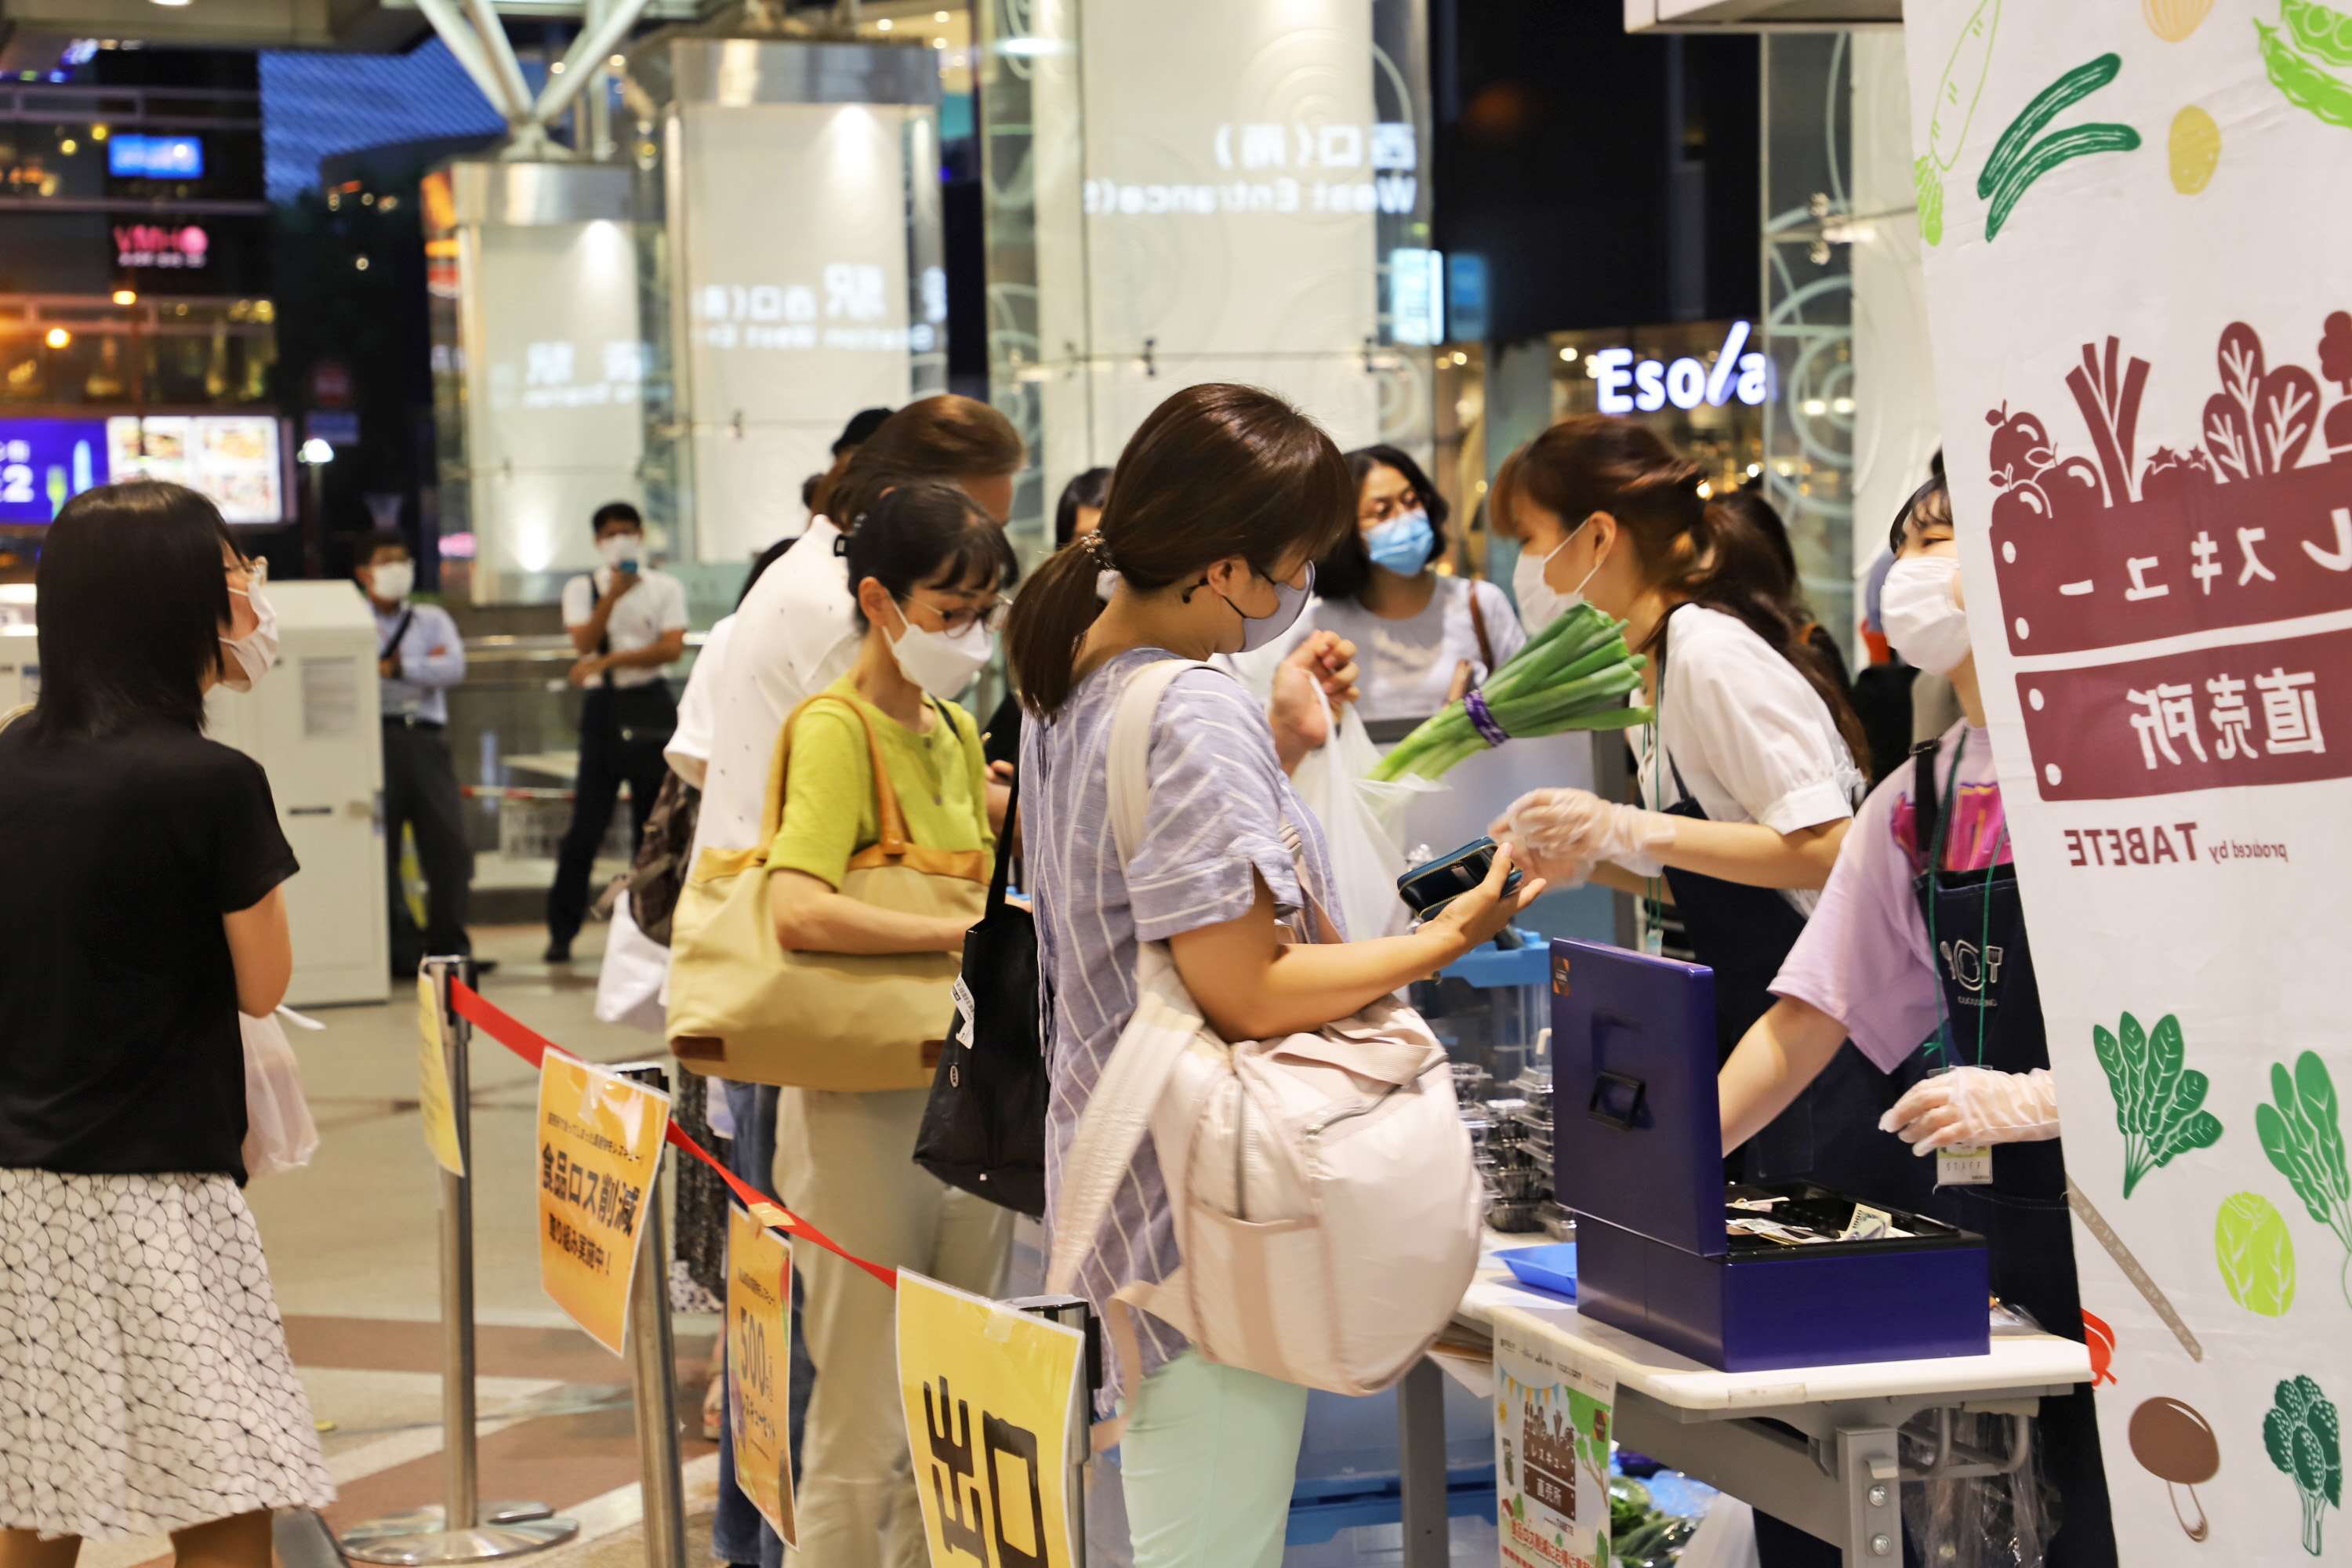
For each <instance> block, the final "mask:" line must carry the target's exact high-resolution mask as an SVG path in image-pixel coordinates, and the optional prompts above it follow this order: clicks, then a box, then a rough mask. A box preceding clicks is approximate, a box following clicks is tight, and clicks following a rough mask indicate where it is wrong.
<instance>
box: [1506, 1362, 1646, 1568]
mask: <svg viewBox="0 0 2352 1568" xmlns="http://www.w3.org/2000/svg"><path fill="white" fill-rule="evenodd" d="M1616 1403H1617V1380H1616V1378H1615V1377H1614V1376H1612V1374H1611V1373H1609V1372H1608V1370H1607V1369H1606V1368H1602V1367H1596V1366H1592V1365H1590V1364H1588V1363H1586V1362H1585V1360H1584V1358H1583V1357H1581V1356H1580V1355H1578V1354H1577V1352H1576V1349H1575V1347H1574V1346H1572V1345H1570V1344H1568V1343H1566V1342H1563V1341H1560V1340H1558V1339H1553V1338H1549V1337H1546V1336H1538V1335H1537V1334H1533V1333H1529V1332H1528V1331H1527V1330H1526V1329H1525V1328H1523V1327H1522V1326H1520V1325H1518V1324H1517V1323H1513V1322H1510V1321H1496V1324H1495V1481H1496V1494H1495V1495H1496V1504H1497V1510H1496V1511H1497V1521H1496V1522H1497V1524H1498V1525H1499V1527H1500V1531H1501V1537H1502V1542H1501V1544H1502V1557H1503V1562H1504V1563H1506V1564H1507V1568H1610V1550H1609V1440H1610V1437H1609V1435H1610V1425H1611V1420H1612V1415H1613V1414H1614V1406H1615V1405H1616Z"/></svg>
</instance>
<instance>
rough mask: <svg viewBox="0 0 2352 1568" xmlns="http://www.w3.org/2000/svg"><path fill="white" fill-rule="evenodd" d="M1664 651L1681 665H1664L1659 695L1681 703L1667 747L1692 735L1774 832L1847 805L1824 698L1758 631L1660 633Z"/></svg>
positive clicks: (1727, 784) (1842, 763)
mask: <svg viewBox="0 0 2352 1568" xmlns="http://www.w3.org/2000/svg"><path fill="white" fill-rule="evenodd" d="M1687 614H1688V612H1685V615H1687ZM1726 618H1727V619H1728V618H1729V617H1726ZM1680 629H1681V621H1680V619H1679V618H1678V620H1677V623H1676V626H1675V630H1677V631H1679V630H1680ZM1694 629H1695V628H1694ZM1738 629H1739V630H1740V631H1745V630H1746V628H1745V627H1744V626H1742V627H1739V628H1738ZM1670 636H1671V634H1670ZM1666 657H1667V659H1668V662H1669V665H1670V666H1671V665H1673V664H1675V663H1679V664H1680V665H1681V667H1682V668H1681V669H1680V671H1679V672H1678V678H1677V673H1676V672H1674V671H1672V670H1671V668H1670V672H1669V675H1668V682H1669V686H1670V688H1671V689H1670V690H1669V692H1668V694H1667V700H1668V701H1669V703H1675V704H1677V705H1679V706H1680V708H1681V710H1682V711H1681V712H1680V713H1679V714H1675V715H1673V716H1672V722H1673V724H1674V728H1675V731H1676V732H1675V735H1674V737H1673V738H1672V739H1671V740H1670V741H1669V742H1668V746H1667V749H1668V751H1669V752H1678V751H1679V750H1680V748H1681V747H1683V746H1685V745H1687V744H1691V743H1693V742H1696V745H1697V747H1698V749H1699V750H1700V751H1701V752H1703V753H1704V757H1705V765H1706V771H1707V772H1709V773H1713V774H1714V775H1715V777H1716V778H1717V780H1718V781H1719V782H1720V783H1721V784H1722V785H1723V787H1724V790H1725V791H1726V793H1727V794H1728V795H1730V796H1731V798H1732V799H1734V800H1736V801H1738V803H1739V806H1740V809H1741V810H1743V811H1745V812H1746V813H1747V814H1748V817H1749V818H1750V819H1751V820H1753V821H1756V822H1760V823H1762V824H1763V825H1764V826H1767V827H1769V828H1770V829H1772V830H1773V831H1774V832H1775V833H1793V832H1795V831H1796V830H1797V829H1799V828H1801V827H1811V826H1817V825H1819V824H1821V823H1824V822H1837V821H1841V820H1843V819H1844V818H1846V817H1849V816H1853V801H1852V799H1851V797H1850V796H1849V795H1847V793H1846V792H1847V790H1848V788H1849V787H1850V783H1851V781H1852V780H1853V777H1854V771H1853V760H1852V759H1851V758H1849V757H1847V756H1846V755H1845V749H1844V746H1843V742H1840V741H1839V740H1838V738H1837V729H1836V726H1835V725H1834V724H1833V723H1832V722H1831V721H1830V717H1829V710H1828V707H1827V705H1826V704H1824V703H1823V702H1822V698H1821V694H1820V693H1819V692H1817V691H1815V690H1814V689H1812V687H1811V684H1810V683H1808V682H1807V681H1806V679H1805V678H1804V677H1803V676H1801V675H1800V674H1798V673H1797V671H1796V668H1795V667H1793V666H1792V665H1790V663H1789V661H1788V660H1787V659H1785V658H1781V657H1780V655H1779V654H1777V653H1774V652H1773V651H1772V649H1771V647H1769V645H1768V644H1766V643H1765V642H1764V640H1763V639H1762V638H1761V637H1756V636H1754V635H1753V634H1752V633H1751V634H1749V635H1748V636H1746V637H1741V636H1738V635H1737V633H1736V632H1734V631H1732V630H1731V628H1724V629H1722V630H1720V631H1710V633H1709V634H1708V635H1706V636H1700V637H1683V638H1681V639H1679V641H1678V642H1676V643H1670V645H1669V647H1668V651H1667V655H1666ZM1685 737H1688V738H1689V739H1687V740H1686V739H1685ZM1677 760H1679V758H1678V759H1677ZM1685 765H1687V764H1685Z"/></svg>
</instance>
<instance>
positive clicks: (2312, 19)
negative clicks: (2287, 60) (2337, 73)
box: [2279, 0, 2352, 66]
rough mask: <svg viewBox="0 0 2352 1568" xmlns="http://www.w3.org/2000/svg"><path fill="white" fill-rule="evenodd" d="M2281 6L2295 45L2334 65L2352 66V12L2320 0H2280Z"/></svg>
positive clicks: (2282, 14) (2281, 11)
mask: <svg viewBox="0 0 2352 1568" xmlns="http://www.w3.org/2000/svg"><path fill="white" fill-rule="evenodd" d="M2279 9H2280V15H2281V16H2283V17H2284V20H2285V22H2286V28H2287V31H2288V32H2290V33H2292V34H2294V45H2295V47H2297V48H2299V49H2301V50H2302V51H2303V52H2304V53H2305V54H2307V55H2316V56H2318V57H2319V58H2321V59H2322V60H2324V61H2326V63H2327V64H2329V65H2331V66H2352V16H2346V15H2345V14H2344V13H2343V12H2341V11H2336V10H2331V9H2329V8H2328V7H2327V6H2326V5H2319V4H2317V3H2316V0H2280V5H2279Z"/></svg>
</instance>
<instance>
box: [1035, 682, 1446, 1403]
mask: <svg viewBox="0 0 2352 1568" xmlns="http://www.w3.org/2000/svg"><path fill="white" fill-rule="evenodd" d="M1192 668H1203V667H1202V666H1197V665H1194V664H1192V663H1190V662H1188V661H1185V660H1181V659H1163V660H1161V661H1160V662H1159V663H1156V664H1150V665H1147V666H1145V667H1144V668H1142V669H1141V670H1139V671H1138V672H1137V673H1136V674H1135V675H1133V676H1131V677H1130V678H1129V680H1128V683H1127V687H1126V689H1124V690H1123V691H1122V692H1121V693H1120V694H1119V700H1118V709H1117V710H1116V712H1115V713H1114V715H1113V718H1112V721H1111V732H1110V742H1109V747H1108V752H1109V763H1108V766H1109V774H1110V778H1109V785H1110V819H1111V827H1112V831H1113V833H1114V834H1115V835H1116V836H1117V837H1118V846H1119V853H1120V856H1121V858H1122V859H1131V858H1133V856H1134V853H1135V849H1136V847H1137V846H1138V845H1139V843H1140V841H1141V839H1142V837H1143V822H1144V805H1145V798H1146V790H1145V785H1144V767H1145V760H1146V755H1147V753H1148V752H1149V750H1150V740H1151V720H1152V716H1153V714H1154V713H1155V712H1156V711H1157V710H1158V709H1159V706H1160V698H1161V697H1162V696H1163V695H1164V694H1165V693H1166V691H1167V689H1168V686H1169V683H1170V682H1171V681H1172V680H1173V679H1175V678H1176V677H1177V676H1178V675H1179V674H1180V673H1181V672H1182V671H1184V670H1187V669H1192ZM1284 837H1285V838H1286V841H1288V843H1289V844H1290V847H1291V849H1292V853H1293V855H1294V856H1296V854H1297V836H1296V834H1295V832H1293V831H1292V830H1291V829H1290V827H1289V826H1288V825H1285V828H1284ZM1306 881H1307V879H1306V874H1305V870H1304V868H1303V867H1302V868H1301V870H1300V875H1299V885H1300V887H1301V889H1305V887H1306ZM1307 899H1308V901H1309V903H1310V905H1313V906H1314V907H1313V909H1312V912H1313V914H1314V916H1315V917H1316V918H1317V920H1318V921H1319V922H1320V924H1321V927H1322V928H1323V929H1324V930H1325V931H1328V929H1329V921H1328V918H1326V917H1324V915H1323V911H1322V910H1321V908H1320V907H1319V905H1314V896H1313V894H1312V893H1308V894H1307ZM1136 979H1137V993H1138V997H1137V1005H1136V1010H1135V1016H1134V1017H1132V1018H1131V1019H1129V1022H1128V1025H1127V1027H1126V1028H1125V1030H1123V1031H1122V1032H1121V1034H1120V1035H1119V1038H1118V1046H1117V1047H1114V1049H1113V1051H1112V1053H1111V1057H1110V1059H1109V1060H1108V1062H1107V1063H1105V1064H1104V1067H1103V1073H1102V1077H1101V1079H1100V1080H1099V1081H1098V1082H1097V1084H1096V1085H1095V1090H1094V1094H1093V1096H1092V1098H1091V1099H1090V1100H1088V1101H1087V1109H1086V1112H1085V1114H1084V1115H1083V1116H1081V1117H1080V1118H1079V1120H1078V1126H1077V1131H1076V1133H1075V1134H1074V1135H1073V1137H1072V1140H1071V1144H1070V1150H1069V1153H1068V1154H1067V1156H1066V1158H1065V1159H1064V1161H1063V1163H1062V1175H1061V1187H1060V1201H1059V1204H1058V1205H1057V1208H1056V1213H1055V1220H1056V1225H1055V1232H1054V1237H1053V1255H1052V1258H1051V1261H1050V1263H1049V1265H1048V1268H1047V1274H1046V1289H1048V1290H1052V1291H1057V1292H1060V1291H1067V1290H1069V1289H1072V1288H1073V1286H1074V1284H1075V1282H1076V1279H1077V1275H1078V1269H1079V1268H1080V1266H1081V1265H1082V1264H1083V1263H1084V1262H1085V1261H1086V1258H1087V1256H1088V1255H1089V1254H1090V1253H1091V1252H1092V1251H1093V1250H1094V1247H1095V1244H1096V1240H1097V1234H1098V1232H1099V1231H1100V1229H1101V1226H1102V1222H1103V1219H1104V1216H1105V1215H1107V1213H1108V1210H1109V1207H1110V1203H1111V1199H1112V1196H1113V1194H1116V1193H1117V1191H1118V1186H1119V1184H1120V1182H1121V1181H1122V1180H1123V1179H1124V1178H1125V1176H1126V1173H1127V1171H1128V1168H1129V1164H1130V1163H1131V1162H1132V1161H1133V1159H1134V1157H1135V1152H1136V1150H1137V1149H1138V1148H1139V1146H1140V1145H1141V1143H1142V1142H1143V1135H1144V1133H1145V1132H1146V1131H1150V1133H1151V1135H1152V1139H1153V1143H1154V1146H1155V1147H1156V1148H1157V1150H1158V1152H1159V1155H1160V1173H1161V1175H1162V1176H1163V1178H1164V1179H1165V1180H1166V1183H1167V1186H1168V1198H1169V1202H1170V1204H1171V1205H1172V1206H1173V1208H1174V1210H1175V1216H1176V1241H1177V1245H1178V1247H1180V1248H1181V1251H1182V1253H1183V1264H1182V1266H1181V1268H1178V1269H1177V1271H1176V1272H1175V1273H1173V1274H1171V1276H1169V1278H1168V1279H1165V1280H1163V1281H1161V1282H1160V1284H1158V1285H1156V1286H1155V1285H1146V1284H1143V1283H1140V1282H1138V1283H1135V1284H1131V1285H1129V1286H1128V1287H1127V1288H1126V1289H1122V1290H1121V1291H1119V1292H1118V1297H1117V1298H1116V1299H1115V1300H1113V1301H1112V1302H1111V1303H1110V1305H1109V1311H1108V1327H1109V1329H1110V1331H1111V1334H1112V1338H1113V1342H1114V1343H1115V1344H1116V1345H1117V1347H1118V1360H1119V1366H1120V1371H1121V1373H1122V1375H1123V1376H1130V1375H1132V1369H1133V1368H1134V1367H1135V1366H1136V1365H1137V1364H1138V1362H1137V1356H1136V1345H1135V1335H1134V1327H1133V1324H1132V1322H1131V1321H1130V1320H1129V1308H1141V1309H1143V1310H1148V1311H1150V1313H1151V1314H1152V1315H1153V1316H1154V1317H1157V1318H1160V1320H1162V1321H1165V1322H1167V1323H1169V1324H1171V1325H1172V1326H1173V1327H1174V1328H1176V1329H1177V1330H1179V1331H1181V1332H1182V1333H1183V1334H1184V1336H1185V1337H1186V1338H1187V1339H1189V1340H1191V1341H1192V1343H1193V1345H1194V1346H1195V1347H1196V1348H1197V1349H1198V1350H1199V1351H1200V1352H1201V1353H1202V1355H1204V1356H1206V1357H1207V1358H1208V1359H1209V1360H1211V1361H1213V1362H1220V1363H1224V1364H1225V1365H1228V1366H1239V1367H1246V1368H1248V1369H1249V1370H1251V1371H1253V1372H1260V1373H1265V1374H1266V1375H1267V1376H1269V1377H1278V1378H1281V1379H1283V1380H1284V1381H1286V1382H1289V1383H1297V1384H1306V1385H1307V1387H1309V1388H1321V1389H1328V1390H1329V1391H1331V1392H1332V1393H1335V1394H1370V1393H1374V1392H1377V1391H1378V1390H1380V1389H1382V1388H1386V1387H1388V1386H1389V1385H1390V1384H1392V1383H1394V1382H1396V1380H1397V1379H1398V1378H1400V1377H1402V1376H1403V1375H1404V1373H1406V1372H1407V1371H1409V1370H1410V1369H1411V1368H1412V1365H1413V1363H1415V1362H1417V1361H1419V1360H1420V1359H1421V1356H1422V1352H1424V1351H1425V1350H1427V1349H1428V1348H1429V1346H1430V1343H1431V1342H1433V1340H1435V1339H1436V1338H1437V1336H1438V1334H1439V1332H1440V1331H1443V1330H1444V1327H1445V1325H1446V1323H1447V1321H1449V1320H1450V1319H1451V1318H1452V1317H1453V1314H1454V1309H1455V1307H1456V1306H1458V1305H1459V1304H1460V1302H1461V1300H1462V1293H1463V1291H1464V1290H1465V1289H1467V1288H1468V1286H1469V1284H1470V1278H1471V1274H1472V1272H1473V1270H1474V1269H1475V1268H1476V1267H1477V1261H1478V1230H1479V1225H1480V1220H1481V1215H1482V1203H1481V1197H1480V1192H1479V1183H1478V1175H1477V1171H1476V1169H1475V1166H1474V1165H1473V1163H1472V1162H1471V1151H1470V1139H1469V1135H1468V1133H1467V1132H1466V1131H1465V1130H1464V1128H1463V1126H1462V1122H1461V1119H1460V1117H1459V1116H1458V1115H1457V1114H1456V1113H1455V1110H1454V1078H1453V1072H1452V1069H1451V1068H1449V1066H1448V1065H1447V1062H1446V1057H1445V1048H1444V1047H1443V1046H1442V1045H1440V1044H1439V1043H1438V1041H1437V1038H1436V1037H1435V1036H1433V1035H1432V1034H1431V1033H1430V1031H1429V1026H1427V1025H1426V1024H1424V1023H1423V1021H1422V1018H1421V1016H1420V1015H1419V1014H1418V1013H1415V1012H1414V1011H1413V1010H1412V1008H1411V1007H1408V1006H1406V1005H1404V1004H1403V1003H1402V1002H1400V1001H1398V1000H1396V999H1395V998H1394V997H1393V996H1387V997H1382V998H1381V999H1380V1000H1379V1001H1376V1002H1374V1003H1373V1004H1372V1005H1370V1006H1369V1007H1366V1008H1365V1009H1364V1010H1363V1011H1361V1012H1360V1013H1357V1014H1355V1015H1354V1016H1350V1017H1347V1018H1342V1019H1340V1020H1339V1021H1338V1022H1337V1023H1334V1024H1331V1025H1328V1026H1325V1027H1324V1028H1321V1029H1318V1030H1317V1031H1315V1032H1314V1033H1312V1034H1297V1035H1290V1036H1287V1037H1284V1038H1281V1039H1273V1040H1243V1041H1238V1042H1234V1043H1231V1044H1228V1043H1227V1042H1226V1041H1224V1040H1223V1039H1221V1038H1219V1037H1218V1036H1217V1035H1216V1033H1215V1032H1214V1031H1213V1030H1212V1029H1211V1028H1210V1027H1209V1026H1207V1025H1206V1024H1205V1023H1203V1022H1202V1018H1201V1013H1200V1009H1199V1007H1198V1006H1197V1005H1195V1004H1194V1003H1193V1001H1192V994H1190V993H1189V992H1188V991H1186V989H1185V988H1184V983H1183V981H1182V980H1181V978H1179V977H1178V975H1177V973H1176V965H1175V962H1174V960H1173V959H1171V957H1170V956H1169V952H1168V947H1167V944H1166V943H1165V942H1142V943H1139V946H1138V950H1137V959H1136ZM1126 1392H1127V1393H1129V1394H1132V1393H1133V1392H1134V1391H1133V1389H1132V1388H1131V1387H1130V1388H1129V1389H1127V1390H1126ZM1123 1425H1124V1421H1123V1418H1122V1421H1121V1422H1120V1423H1118V1424H1116V1425H1111V1424H1107V1427H1108V1429H1107V1430H1103V1431H1100V1432H1098V1435H1097V1447H1105V1446H1108V1443H1110V1442H1114V1441H1116V1440H1117V1436H1118V1429H1119V1427H1120V1426H1123Z"/></svg>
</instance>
